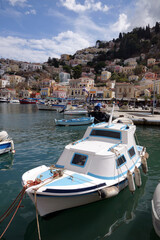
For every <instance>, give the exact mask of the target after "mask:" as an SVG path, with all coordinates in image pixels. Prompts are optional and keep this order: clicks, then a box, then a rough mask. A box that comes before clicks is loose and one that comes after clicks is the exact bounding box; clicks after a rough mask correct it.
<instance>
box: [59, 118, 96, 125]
mask: <svg viewBox="0 0 160 240" xmlns="http://www.w3.org/2000/svg"><path fill="white" fill-rule="evenodd" d="M93 122H94V117H81V118H72V119H60V120H57V119H55V124H56V125H59V126H80V125H87V124H91V123H93Z"/></svg>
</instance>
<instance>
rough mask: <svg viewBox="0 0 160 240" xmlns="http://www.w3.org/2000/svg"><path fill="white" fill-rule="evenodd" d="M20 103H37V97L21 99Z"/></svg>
mask: <svg viewBox="0 0 160 240" xmlns="http://www.w3.org/2000/svg"><path fill="white" fill-rule="evenodd" d="M19 102H20V104H36V102H37V99H34V98H23V99H19Z"/></svg>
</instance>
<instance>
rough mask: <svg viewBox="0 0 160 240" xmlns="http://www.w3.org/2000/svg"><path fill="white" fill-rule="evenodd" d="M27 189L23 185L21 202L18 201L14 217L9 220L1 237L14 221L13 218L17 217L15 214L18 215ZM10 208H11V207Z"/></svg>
mask: <svg viewBox="0 0 160 240" xmlns="http://www.w3.org/2000/svg"><path fill="white" fill-rule="evenodd" d="M25 191H26V188H25V187H23V189H22V191H21V197H20V200H19V203H18V205H17V208H16V210H15V212H14V214H13V216H12V218H11V219H10V221H9V223H8V225H7V227H6V228H5V230H4V231H3V233H2V234H1V236H0V239H1V238H2V237H3V235H4V234H5V232H6V231H7V229H8V228H9V226H10V224H11V222H12V221H13V218H14V217H15V215H16V213H17V211H18V209H19V208H20V205H21V202H22V199H23V196H24V194H25ZM9 209H10V208H9ZM3 215H4V214H3Z"/></svg>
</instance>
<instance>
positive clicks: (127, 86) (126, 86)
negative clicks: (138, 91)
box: [115, 82, 135, 99]
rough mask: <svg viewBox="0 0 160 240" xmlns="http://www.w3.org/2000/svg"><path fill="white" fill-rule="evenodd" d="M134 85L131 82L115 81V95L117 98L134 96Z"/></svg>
mask: <svg viewBox="0 0 160 240" xmlns="http://www.w3.org/2000/svg"><path fill="white" fill-rule="evenodd" d="M134 96H135V87H134V85H133V84H132V83H126V82H124V83H116V85H115V97H116V98H118V99H122V98H127V99H130V98H134Z"/></svg>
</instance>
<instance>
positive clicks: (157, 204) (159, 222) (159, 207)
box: [151, 183, 160, 237]
mask: <svg viewBox="0 0 160 240" xmlns="http://www.w3.org/2000/svg"><path fill="white" fill-rule="evenodd" d="M151 205H152V222H153V227H154V230H155V232H156V234H157V235H158V236H159V237H160V183H158V185H157V187H156V189H155V191H154V194H153V199H152V201H151Z"/></svg>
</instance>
